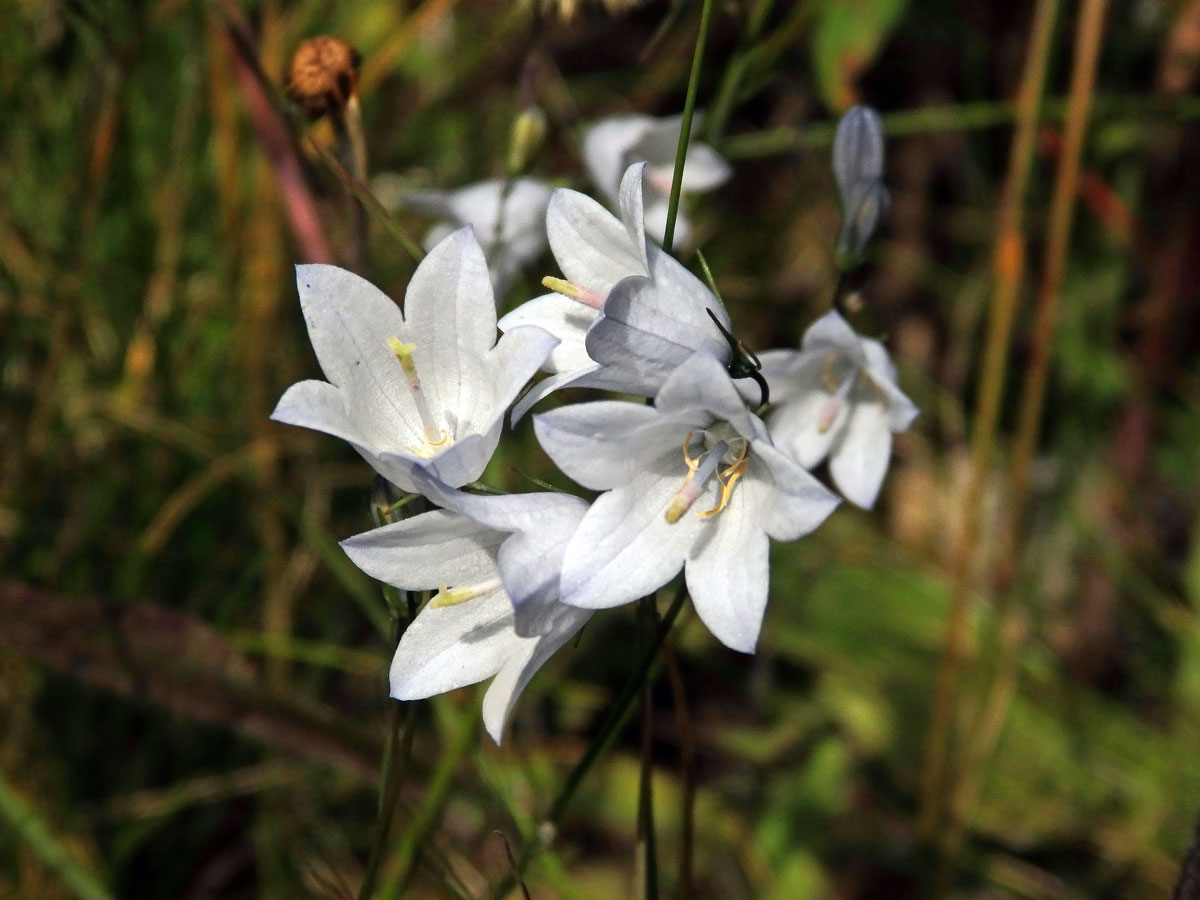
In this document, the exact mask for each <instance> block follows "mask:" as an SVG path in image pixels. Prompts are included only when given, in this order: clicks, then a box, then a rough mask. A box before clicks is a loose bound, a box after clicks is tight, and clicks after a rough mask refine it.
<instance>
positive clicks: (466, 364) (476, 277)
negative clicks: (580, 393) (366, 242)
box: [271, 228, 557, 491]
mask: <svg viewBox="0 0 1200 900" xmlns="http://www.w3.org/2000/svg"><path fill="white" fill-rule="evenodd" d="M296 282H297V285H298V287H299V290H300V305H301V308H302V309H303V311H304V320H305V322H306V323H307V325H308V335H309V339H310V340H311V341H312V345H313V349H314V350H315V351H316V355H317V361H318V362H319V363H320V364H321V369H322V371H324V373H325V377H326V378H328V379H329V381H327V382H326V381H302V382H300V383H298V384H294V385H292V386H291V387H290V388H288V390H287V392H286V393H285V394H284V395H283V398H282V399H281V400H280V401H279V404H278V406H276V407H275V411H274V412H273V413H272V414H271V417H272V418H273V419H275V420H276V421H279V422H286V423H288V424H291V425H300V426H303V427H305V428H314V429H316V430H318V431H324V432H326V433H327V434H332V435H334V436H335V437H340V438H342V439H344V440H347V441H349V442H350V443H351V444H353V445H354V447H355V449H357V450H358V452H359V453H361V454H362V455H363V457H364V458H365V459H366V460H367V462H369V463H370V464H371V465H372V467H374V469H375V470H376V471H377V472H379V474H381V475H383V476H384V477H385V478H387V479H388V480H389V481H391V482H393V483H394V484H396V485H397V486H398V487H400V488H401V489H403V490H406V491H413V490H416V489H417V488H416V484H415V482H414V479H413V470H414V468H422V469H426V470H428V471H429V472H431V473H433V474H434V475H436V476H437V477H438V478H439V479H441V480H442V481H443V482H445V483H446V484H449V485H451V486H453V487H458V486H461V485H463V484H466V483H467V482H469V481H474V480H475V479H476V478H478V477H479V476H480V475H481V474H483V470H484V467H485V466H486V465H487V463H488V460H489V459H491V456H492V453H493V452H494V451H495V449H496V444H497V442H498V441H499V440H500V431H501V428H502V427H503V424H504V413H505V411H506V410H507V408H508V406H509V404H510V403H512V401H513V399H514V398H515V397H516V395H517V393H518V392H519V391H520V390H521V388H522V387H523V386H524V384H525V382H526V381H528V380H529V378H530V376H531V375H533V374H534V373H535V372H536V371H537V370H538V367H539V366H540V365H541V364H542V363H543V362H544V361H545V359H546V357H547V356H548V355H549V354H550V351H551V350H552V349H553V347H554V345H555V344H556V343H557V341H556V340H555V338H554V337H553V336H551V335H550V334H548V333H546V332H545V331H543V330H542V329H540V328H531V327H525V328H517V329H513V330H511V331H509V332H508V333H506V334H505V335H503V336H502V337H501V338H500V341H499V342H497V341H496V307H495V304H494V303H493V302H492V285H491V281H490V280H489V278H488V274H487V267H486V266H485V264H484V260H483V251H482V250H480V248H479V244H478V243H477V242H476V240H475V238H474V236H473V235H472V233H471V229H469V228H464V229H462V230H460V231H456V232H455V233H454V234H452V235H451V236H450V237H448V238H446V239H445V240H444V241H442V243H440V244H438V245H437V246H436V247H435V248H434V249H433V251H432V252H430V254H429V255H428V256H427V257H425V259H424V260H422V261H421V264H420V265H419V266H417V270H416V272H415V273H414V274H413V277H412V281H411V282H409V285H408V291H407V294H406V298H405V311H404V313H401V311H400V308H399V307H398V306H396V304H395V303H393V302H392V301H391V299H390V298H388V296H387V295H386V294H384V293H383V292H382V291H380V290H379V289H378V288H376V287H374V286H373V285H372V284H370V283H369V282H368V281H365V280H364V279H362V278H360V277H359V276H357V275H355V274H354V273H352V272H348V271H346V270H345V269H340V268H338V267H337V266H326V265H307V266H297V268H296Z"/></svg>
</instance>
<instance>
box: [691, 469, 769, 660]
mask: <svg viewBox="0 0 1200 900" xmlns="http://www.w3.org/2000/svg"><path fill="white" fill-rule="evenodd" d="M740 489H741V486H739V490H740ZM747 499H748V498H747V497H745V496H743V497H742V498H741V501H742V502H731V503H730V504H729V505H728V506H727V507H725V509H724V510H722V511H721V513H720V514H719V515H717V516H716V517H715V519H716V521H715V522H714V524H713V527H712V528H711V529H710V530H708V531H707V532H706V533H704V534H703V535H701V537H700V539H699V540H698V541H697V542H696V545H695V546H694V547H692V549H691V552H689V553H688V557H687V565H686V567H685V569H684V575H685V577H686V580H687V588H688V593H689V594H691V596H692V605H693V606H695V607H696V614H697V615H699V616H700V620H701V621H702V622H703V623H704V624H705V626H706V627H707V628H708V630H709V631H711V632H712V633H713V635H714V636H715V637H716V638H717V640H719V641H720V642H721V643H722V644H724V645H725V646H726V647H729V648H730V649H732V650H738V651H740V652H742V653H753V652H754V646H755V644H756V643H757V642H758V634H759V632H760V631H761V630H762V620H763V612H764V611H765V610H766V608H767V591H768V581H769V572H768V565H767V559H768V553H769V543H770V542H769V541H768V540H767V535H766V534H765V533H764V531H763V528H762V523H761V522H760V521H759V518H758V515H757V513H758V510H757V509H756V508H755V504H753V503H749V502H746V500H747Z"/></svg>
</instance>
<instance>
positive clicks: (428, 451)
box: [387, 337, 453, 459]
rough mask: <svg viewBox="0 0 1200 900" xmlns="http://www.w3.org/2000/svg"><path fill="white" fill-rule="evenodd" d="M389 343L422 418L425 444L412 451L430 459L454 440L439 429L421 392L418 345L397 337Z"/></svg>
mask: <svg viewBox="0 0 1200 900" xmlns="http://www.w3.org/2000/svg"><path fill="white" fill-rule="evenodd" d="M387 343H388V347H390V348H391V351H392V352H393V353H395V354H396V361H397V362H399V363H400V371H401V372H403V373H404V382H405V384H407V385H408V392H409V393H410V394H412V398H413V403H414V404H416V407H417V414H418V415H419V416H420V417H421V428H422V429H423V431H422V435H421V437H422V438H423V439H424V443H423V444H421V446H419V447H417V446H411V447H410V449H411V450H412V451H413V452H414V453H416V454H417V455H418V456H420V457H423V458H424V459H429V458H430V457H432V456H434V455H436V454H437V451H438V450H440V449H442V448H443V447H445V446H447V445H449V444H451V443H453V438H452V437H451V436H450V435H449V433H447V432H446V431H445V429H442V428H439V427H438V424H437V420H436V419H434V417H433V411H432V410H431V409H430V408H429V401H427V400H426V399H425V394H424V393H423V392H422V391H421V379H420V378H418V377H417V364H416V362H415V361H414V360H413V351H414V350H416V349H417V345H416V344H406V343H404V342H403V341H402V340H400V339H399V338H396V337H390V338H388V340H387Z"/></svg>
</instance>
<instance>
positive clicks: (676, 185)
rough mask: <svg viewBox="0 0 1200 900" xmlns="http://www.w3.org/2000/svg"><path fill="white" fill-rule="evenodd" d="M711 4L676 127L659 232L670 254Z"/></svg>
mask: <svg viewBox="0 0 1200 900" xmlns="http://www.w3.org/2000/svg"><path fill="white" fill-rule="evenodd" d="M712 8H713V0H704V7H703V8H702V9H701V11H700V33H699V34H698V35H697V36H696V49H695V52H694V53H693V54H692V73H691V75H690V76H688V88H687V99H685V100H684V101H683V121H682V122H680V125H679V144H678V146H677V147H676V148H675V171H674V173H673V174H672V175H671V199H670V200H669V201H668V202H667V227H666V229H665V230H664V232H663V249H664V250H665V251H667V252H668V253H670V252H671V244H672V243H673V242H674V240H675V217H676V216H677V215H678V214H679V192H680V190H681V189H682V188H683V162H684V160H685V159H686V158H687V148H688V141H689V140H690V139H691V136H692V117H693V116H694V115H695V112H696V95H697V94H698V93H699V92H700V64H701V62H702V61H703V60H704V45H705V44H706V43H707V42H708V23H709V21H710V20H711V19H712Z"/></svg>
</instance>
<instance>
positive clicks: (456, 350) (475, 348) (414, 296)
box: [377, 228, 496, 435]
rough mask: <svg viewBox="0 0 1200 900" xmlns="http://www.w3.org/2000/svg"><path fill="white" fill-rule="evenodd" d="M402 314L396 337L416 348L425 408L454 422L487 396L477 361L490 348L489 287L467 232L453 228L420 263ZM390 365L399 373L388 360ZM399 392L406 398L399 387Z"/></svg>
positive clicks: (475, 244) (491, 303) (492, 327)
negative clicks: (401, 329)
mask: <svg viewBox="0 0 1200 900" xmlns="http://www.w3.org/2000/svg"><path fill="white" fill-rule="evenodd" d="M404 314H405V330H404V332H402V334H401V337H402V338H403V339H404V340H406V341H408V342H410V343H412V344H414V345H415V346H416V349H415V350H413V360H414V362H415V363H416V367H417V374H418V375H419V376H420V379H421V389H422V391H424V392H425V394H426V396H427V397H428V398H429V404H430V407H431V408H432V409H433V410H434V411H435V413H434V414H435V415H438V414H439V412H440V413H441V414H442V415H445V416H447V417H453V418H454V419H456V420H458V419H460V417H461V415H462V412H461V411H462V410H463V409H464V408H468V407H471V406H475V405H476V404H477V403H478V401H479V395H481V394H484V395H486V394H489V393H490V390H491V385H490V384H489V383H488V382H489V380H490V373H487V372H486V371H485V370H484V368H483V366H482V365H481V362H482V359H483V356H484V354H485V353H487V351H488V350H490V349H491V348H492V346H493V345H494V344H495V343H496V305H495V302H494V301H493V299H492V282H491V278H490V276H489V275H488V270H487V264H486V262H485V261H484V258H483V250H481V249H480V247H479V242H478V241H477V240H476V239H475V236H474V234H473V232H472V231H471V229H470V228H461V229H459V230H458V231H456V232H455V233H454V234H452V235H450V237H448V238H446V239H445V240H444V241H442V242H441V243H440V244H438V245H437V246H436V247H434V248H433V250H431V251H430V252H429V255H428V256H426V257H425V258H424V259H423V260H421V264H420V265H418V266H417V270H416V272H414V273H413V277H412V280H411V281H410V282H409V285H408V291H407V293H406V294H405V298H404ZM388 337H389V335H388V334H382V335H378V337H377V340H379V341H380V342H381V343H383V342H385V341H386V340H387V338H388ZM384 346H385V349H386V344H384ZM389 352H390V351H389ZM392 364H393V367H394V368H396V370H397V372H399V366H397V365H396V363H395V360H394V359H393V360H392ZM400 389H401V390H404V391H405V393H407V390H406V389H405V387H404V385H403V384H401V385H400ZM451 424H452V425H453V424H454V423H451ZM454 431H455V432H456V435H457V434H462V433H463V432H462V431H460V430H459V429H458V428H455V429H454Z"/></svg>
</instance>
